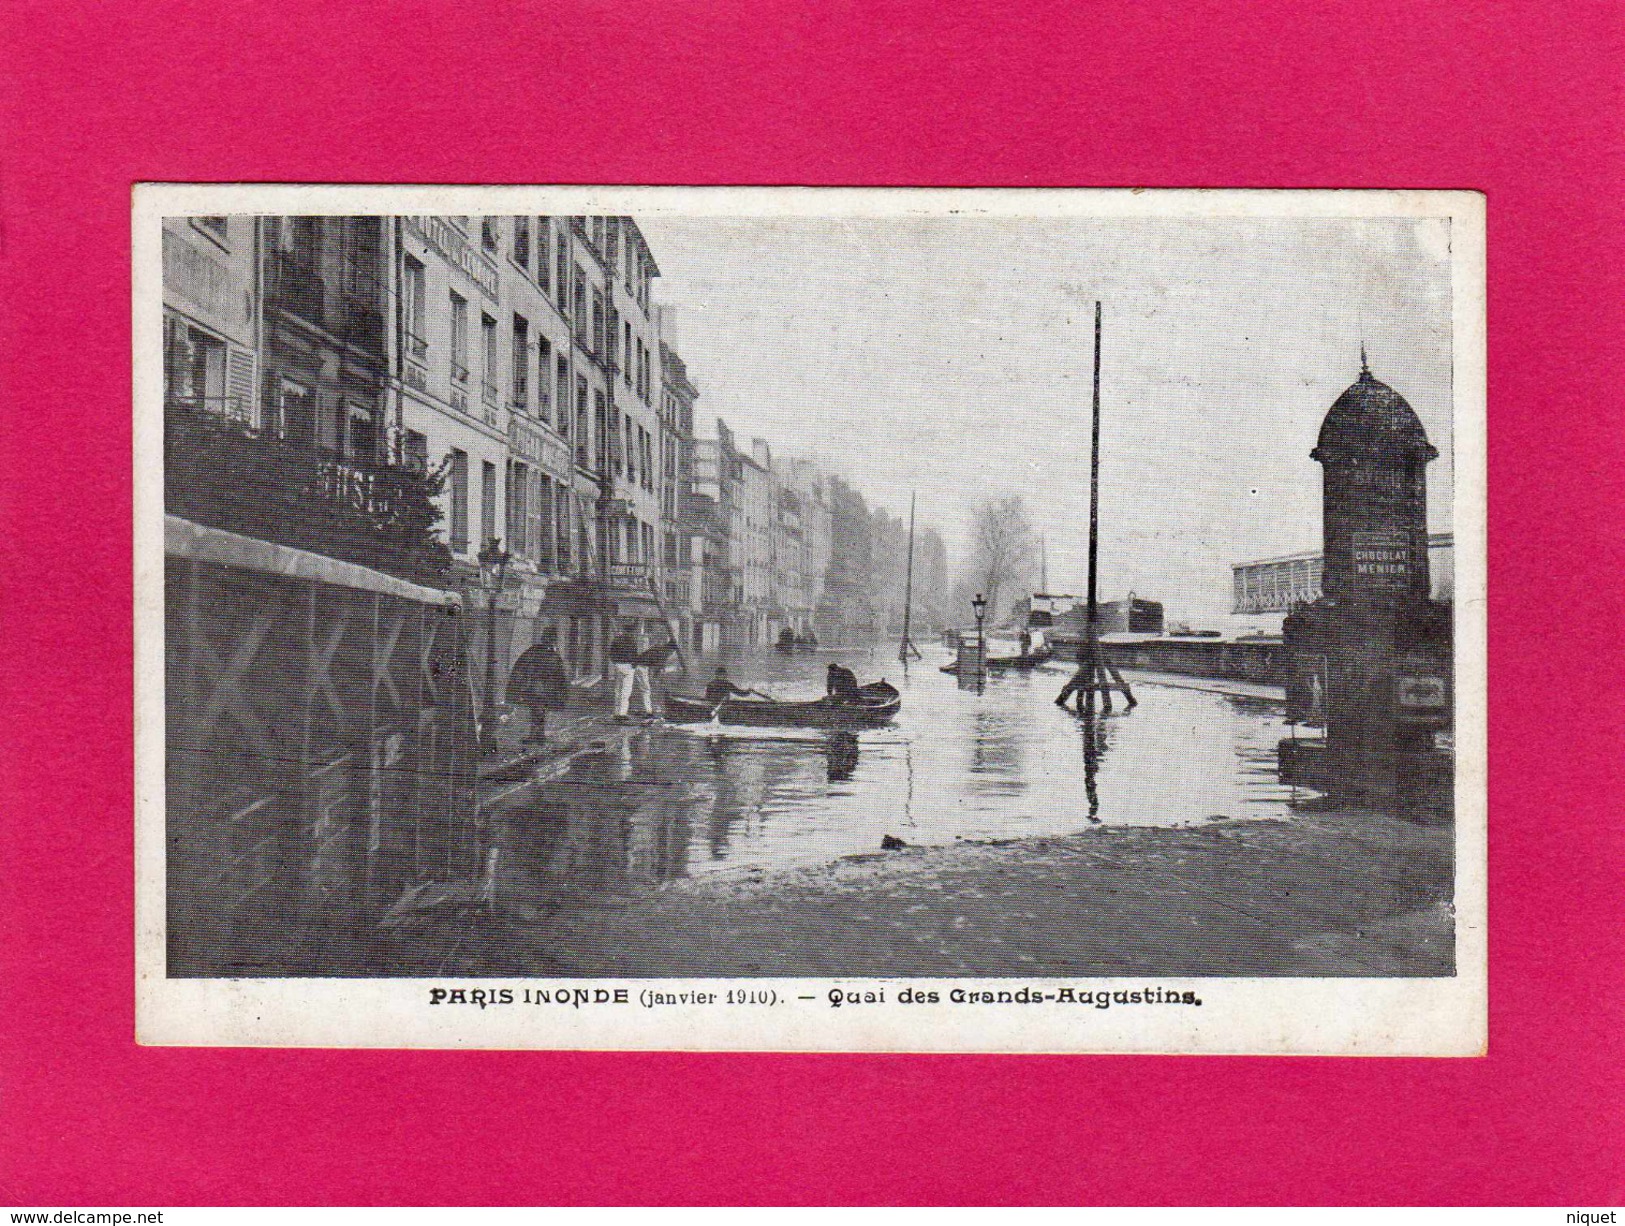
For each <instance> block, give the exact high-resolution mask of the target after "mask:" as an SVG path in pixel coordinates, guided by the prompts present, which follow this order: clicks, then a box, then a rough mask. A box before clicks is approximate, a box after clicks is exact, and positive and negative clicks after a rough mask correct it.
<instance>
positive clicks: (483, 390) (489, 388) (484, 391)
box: [480, 379, 502, 407]
mask: <svg viewBox="0 0 1625 1226" xmlns="http://www.w3.org/2000/svg"><path fill="white" fill-rule="evenodd" d="M480 397H481V399H483V400H484V401H485V403H486V404H488V405H492V406H493V407H494V406H496V405H499V404H501V403H502V389H501V388H499V387H498V386H497V385H496V384H495V383H493V382H491V380H489V379H485V380H482V381H481V383H480Z"/></svg>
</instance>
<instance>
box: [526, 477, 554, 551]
mask: <svg viewBox="0 0 1625 1226" xmlns="http://www.w3.org/2000/svg"><path fill="white" fill-rule="evenodd" d="M533 477H534V486H533V488H532V490H531V500H530V522H531V525H532V532H531V539H530V547H531V555H532V557H534V558H535V559H536V565H537V568H538V569H540V570H541V571H542V572H543V573H551V572H553V571H556V570H557V569H558V560H557V558H556V557H555V555H554V553H553V480H552V478H551V477H549V476H548V475H547V474H546V473H535V474H533Z"/></svg>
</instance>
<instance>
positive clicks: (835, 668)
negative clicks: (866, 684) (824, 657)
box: [824, 661, 858, 702]
mask: <svg viewBox="0 0 1625 1226" xmlns="http://www.w3.org/2000/svg"><path fill="white" fill-rule="evenodd" d="M824 692H825V693H826V694H828V695H829V696H830V697H831V698H833V699H834V700H835V701H836V702H851V701H852V700H853V699H854V698H856V697H857V696H858V678H857V674H856V673H854V672H853V671H852V670H851V669H850V668H843V667H842V666H841V665H839V664H836V663H835V662H833V661H831V662H830V666H829V669H828V672H827V675H826V676H825V678H824Z"/></svg>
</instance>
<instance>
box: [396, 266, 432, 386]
mask: <svg viewBox="0 0 1625 1226" xmlns="http://www.w3.org/2000/svg"><path fill="white" fill-rule="evenodd" d="M423 299H424V274H423V265H422V264H420V263H419V262H418V261H417V260H414V259H413V258H412V257H411V256H409V255H405V256H402V257H401V324H402V326H403V328H404V330H405V333H406V335H405V336H404V337H403V338H402V339H403V340H404V341H405V342H406V356H407V357H409V358H416V359H417V360H418V361H420V362H421V361H422V360H423V359H424V357H425V356H426V355H427V353H428V350H429V343H428V341H426V340H425V339H424V331H423Z"/></svg>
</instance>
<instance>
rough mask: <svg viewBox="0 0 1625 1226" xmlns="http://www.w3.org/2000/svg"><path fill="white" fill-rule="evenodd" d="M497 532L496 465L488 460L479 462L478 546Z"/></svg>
mask: <svg viewBox="0 0 1625 1226" xmlns="http://www.w3.org/2000/svg"><path fill="white" fill-rule="evenodd" d="M496 534H497V466H496V465H495V464H493V463H491V461H490V460H485V461H483V462H481V464H480V547H481V548H482V549H483V548H484V547H485V546H486V544H488V543H489V542H490V540H491V538H492V537H494V536H495V535H496Z"/></svg>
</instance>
